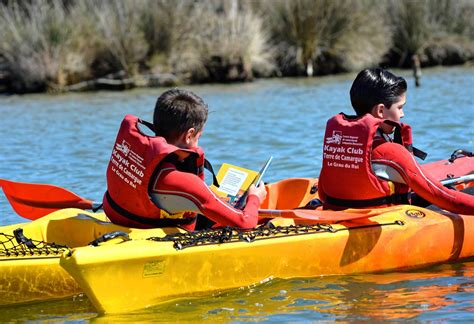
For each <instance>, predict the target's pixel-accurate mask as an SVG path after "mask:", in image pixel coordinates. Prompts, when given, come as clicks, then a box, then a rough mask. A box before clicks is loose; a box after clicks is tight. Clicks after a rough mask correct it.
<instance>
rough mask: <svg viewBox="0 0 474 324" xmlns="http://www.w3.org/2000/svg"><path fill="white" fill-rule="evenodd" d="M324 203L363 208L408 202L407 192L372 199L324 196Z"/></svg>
mask: <svg viewBox="0 0 474 324" xmlns="http://www.w3.org/2000/svg"><path fill="white" fill-rule="evenodd" d="M326 203H328V204H330V205H335V206H342V207H347V208H352V207H353V208H363V207H373V206H381V205H390V204H394V205H400V204H409V200H408V194H407V193H405V194H394V195H391V196H385V197H379V198H372V199H357V200H352V199H339V198H334V197H329V196H327V197H326Z"/></svg>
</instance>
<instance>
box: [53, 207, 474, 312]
mask: <svg viewBox="0 0 474 324" xmlns="http://www.w3.org/2000/svg"><path fill="white" fill-rule="evenodd" d="M279 221H280V220H278V219H277V220H274V221H273V222H275V224H273V225H270V224H267V225H265V226H262V227H260V228H258V229H255V230H251V231H237V230H230V229H220V230H211V231H205V232H201V233H178V234H170V235H168V236H166V237H162V236H149V237H148V238H147V239H136V240H130V241H116V242H115V243H112V242H108V243H106V244H103V245H99V246H97V247H93V246H87V247H79V248H75V249H72V250H71V251H69V252H68V253H64V254H63V255H62V257H61V261H60V264H61V266H62V267H64V269H66V270H67V271H68V272H69V274H70V275H71V276H72V277H73V278H74V279H75V280H76V281H77V282H78V283H79V285H80V286H81V288H82V289H83V291H84V292H85V294H86V295H87V296H88V297H89V299H90V301H91V302H92V304H93V305H94V306H95V308H96V309H97V310H98V311H99V312H101V313H121V312H129V311H133V310H136V309H140V308H145V307H149V306H153V305H156V304H159V303H161V302H164V301H169V300H172V299H175V298H180V297H184V296H186V297H189V296H199V295H205V294H209V293H212V292H220V291H224V290H227V289H231V288H237V287H242V286H249V285H254V284H258V283H260V282H262V281H265V280H268V279H271V278H284V279H285V278H294V277H315V276H321V275H341V274H353V273H366V272H384V271H394V270H404V269H413V268H420V267H425V266H428V265H433V264H438V263H443V262H453V261H459V260H463V259H468V258H472V257H473V256H474V235H473V234H474V217H472V216H462V215H456V214H452V213H449V212H445V211H442V210H439V209H436V208H433V209H426V208H421V207H414V206H407V205H404V206H395V207H387V208H384V209H379V214H378V215H376V216H372V217H369V218H360V219H354V220H352V221H344V222H340V223H336V224H313V225H290V226H288V224H287V223H286V222H287V221H288V220H283V224H282V225H283V226H279ZM117 283H120V284H119V285H118V284H117Z"/></svg>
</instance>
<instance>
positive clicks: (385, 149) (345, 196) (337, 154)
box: [319, 68, 474, 214]
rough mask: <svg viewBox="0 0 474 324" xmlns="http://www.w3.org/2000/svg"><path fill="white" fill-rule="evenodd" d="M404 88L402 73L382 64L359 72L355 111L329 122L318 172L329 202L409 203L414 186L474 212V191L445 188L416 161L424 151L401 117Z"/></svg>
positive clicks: (447, 205)
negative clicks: (415, 145)
mask: <svg viewBox="0 0 474 324" xmlns="http://www.w3.org/2000/svg"><path fill="white" fill-rule="evenodd" d="M406 91H407V83H406V81H405V80H404V79H403V78H401V77H398V76H395V75H393V74H392V73H390V72H388V71H386V70H383V69H379V68H376V69H366V70H363V71H361V72H360V73H359V74H358V75H357V77H356V79H355V80H354V82H353V84H352V87H351V90H350V96H351V103H352V106H353V108H354V110H355V112H356V114H357V116H347V115H345V114H343V113H340V114H338V115H336V116H334V117H332V118H331V119H329V120H328V122H327V125H326V132H325V136H324V144H323V166H322V169H321V174H320V177H319V196H320V199H321V200H322V201H323V204H324V207H325V208H331V209H345V208H364V207H374V206H390V205H394V204H408V203H410V201H409V195H408V193H409V192H410V190H413V191H414V192H415V193H416V194H418V195H419V196H421V197H422V198H424V199H425V200H427V201H429V202H430V203H433V204H435V205H437V206H439V207H441V208H443V209H447V210H449V211H452V212H456V213H462V214H474V197H473V196H470V195H467V194H464V193H460V192H457V191H454V190H449V189H447V188H445V187H444V186H442V185H441V183H440V182H439V181H438V180H436V179H435V178H434V177H432V176H430V175H429V174H428V173H427V172H424V171H423V170H422V168H421V167H420V165H419V164H418V163H417V162H416V161H415V159H414V155H415V156H418V157H421V158H424V157H425V156H426V154H425V153H423V152H422V151H420V150H418V149H416V148H414V147H413V146H412V136H411V127H410V126H409V125H406V124H402V123H400V119H401V118H403V117H404V112H403V106H404V105H405V102H406ZM470 159H471V158H470ZM471 163H473V169H474V159H472V160H471Z"/></svg>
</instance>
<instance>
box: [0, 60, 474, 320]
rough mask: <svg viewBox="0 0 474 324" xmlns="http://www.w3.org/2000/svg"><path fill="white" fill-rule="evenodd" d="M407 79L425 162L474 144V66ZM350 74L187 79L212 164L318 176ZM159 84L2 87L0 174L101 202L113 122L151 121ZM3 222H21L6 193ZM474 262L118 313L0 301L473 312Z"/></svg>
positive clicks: (400, 315)
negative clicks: (199, 100)
mask: <svg viewBox="0 0 474 324" xmlns="http://www.w3.org/2000/svg"><path fill="white" fill-rule="evenodd" d="M399 72H400V74H402V75H404V76H405V77H406V78H407V81H408V83H409V91H408V103H407V105H406V108H405V115H406V117H405V118H404V122H406V123H409V124H411V125H412V126H413V130H414V134H413V135H414V141H415V145H416V146H418V147H419V148H421V149H423V150H425V151H427V152H429V154H430V155H429V157H428V159H427V161H428V162H429V161H434V160H438V159H442V158H447V157H449V155H450V154H451V152H452V151H453V150H454V149H456V148H467V149H470V150H473V149H474V127H473V126H474V122H473V120H474V94H473V93H474V91H473V89H474V68H466V67H463V68H448V69H446V68H443V69H430V70H424V71H423V72H424V74H423V79H422V87H420V88H414V87H413V84H414V82H413V79H412V78H411V75H410V73H409V72H407V71H399ZM354 77H355V75H353V74H348V75H341V76H333V77H324V78H314V79H283V80H264V81H257V82H254V83H248V84H239V85H225V86H222V85H205V86H190V87H188V88H190V89H192V90H193V91H195V92H196V93H198V94H199V95H201V96H202V97H203V98H204V99H205V100H206V101H207V102H208V103H209V107H210V111H211V112H210V115H209V120H208V123H207V125H206V128H205V130H204V135H203V137H202V139H201V142H200V144H201V145H202V146H203V147H204V149H205V151H206V154H207V158H208V159H209V160H211V162H213V164H214V165H215V167H217V168H218V167H219V165H220V164H221V163H223V162H230V163H233V164H237V165H241V166H243V167H247V168H251V169H256V168H258V167H259V166H260V165H261V164H262V163H263V162H264V161H265V160H266V159H267V157H268V156H270V155H273V156H274V157H275V160H274V163H273V164H272V166H271V168H270V170H269V171H268V175H267V178H266V179H265V180H266V181H268V182H273V181H276V180H279V179H283V178H287V177H316V176H317V175H318V173H319V168H320V165H321V152H322V137H323V132H324V125H325V122H326V120H327V119H328V118H329V117H331V116H332V115H334V114H335V113H338V112H340V111H344V112H346V113H352V109H351V107H350V101H349V96H348V92H349V88H350V85H351V83H352V80H353V78H354ZM163 90H164V89H147V90H133V91H129V92H120V93H114V92H96V93H87V94H66V95H60V96H48V95H27V96H10V97H0V114H1V118H0V178H5V179H11V180H15V181H23V182H37V183H49V184H55V185H59V186H62V187H65V188H68V189H70V190H72V191H74V192H76V193H78V194H79V195H81V196H84V197H88V198H91V199H96V200H99V199H100V198H101V197H102V194H103V192H104V189H105V175H104V174H105V169H106V166H107V161H108V159H109V154H110V151H111V147H112V145H113V142H114V139H115V136H116V132H117V128H118V125H119V124H120V121H121V119H122V118H123V116H124V115H125V114H127V113H133V114H135V115H138V116H140V117H141V118H143V119H148V120H151V119H152V113H153V107H154V104H155V101H156V97H157V96H158V95H159V94H160V93H161V92H162V91H163ZM0 215H1V216H0V225H6V224H12V223H17V222H21V221H24V219H22V218H20V217H19V216H17V215H15V214H14V212H13V211H12V209H11V208H10V206H9V204H8V202H7V201H6V199H5V198H4V197H3V195H2V196H1V197H0ZM473 314H474V263H473V262H465V263H458V264H453V265H443V266H438V267H435V268H430V269H427V270H424V271H418V272H408V273H392V274H377V275H360V276H345V277H327V278H317V279H310V280H306V279H305V280H285V281H283V280H281V281H280V280H273V281H271V282H268V283H265V284H262V285H259V286H256V287H253V288H245V289H240V290H234V291H230V292H228V293H225V294H222V295H219V296H209V298H200V299H189V300H180V301H177V302H176V301H175V302H170V303H167V304H163V305H161V306H157V307H155V308H152V309H148V310H145V311H141V312H138V313H134V314H127V315H121V316H114V317H108V316H105V317H104V316H102V317H100V316H99V317H98V315H97V314H96V312H95V311H94V309H93V307H92V306H91V305H90V303H89V302H88V300H87V299H86V298H85V297H83V296H77V297H75V298H71V299H67V300H62V301H55V302H46V303H38V304H31V305H25V306H17V307H8V308H0V321H6V320H14V319H18V320H43V319H44V320H71V321H81V320H87V319H92V318H94V319H96V320H99V321H100V320H104V321H116V320H133V321H137V320H146V321H149V320H155V321H156V320H163V321H175V320H208V321H233V322H244V321H255V320H259V321H269V322H288V321H312V320H385V319H393V320H406V319H412V320H413V319H414V320H420V321H431V320H434V321H445V320H463V321H464V320H466V321H469V320H471V321H472V320H474V315H473Z"/></svg>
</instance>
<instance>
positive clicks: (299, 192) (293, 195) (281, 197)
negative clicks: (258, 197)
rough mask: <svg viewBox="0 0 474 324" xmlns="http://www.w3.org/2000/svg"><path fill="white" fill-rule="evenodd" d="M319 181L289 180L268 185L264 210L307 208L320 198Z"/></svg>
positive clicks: (262, 206) (311, 179) (308, 179)
mask: <svg viewBox="0 0 474 324" xmlns="http://www.w3.org/2000/svg"><path fill="white" fill-rule="evenodd" d="M317 184H318V179H314V178H289V179H284V180H281V181H278V182H275V183H270V184H267V185H266V188H267V198H266V199H265V201H263V203H262V204H261V206H260V208H262V209H295V208H299V207H303V206H305V205H306V204H307V203H308V202H309V201H311V200H312V199H314V198H318V193H317Z"/></svg>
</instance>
